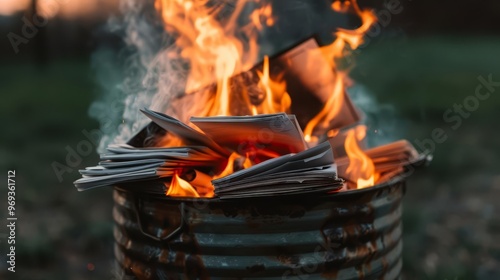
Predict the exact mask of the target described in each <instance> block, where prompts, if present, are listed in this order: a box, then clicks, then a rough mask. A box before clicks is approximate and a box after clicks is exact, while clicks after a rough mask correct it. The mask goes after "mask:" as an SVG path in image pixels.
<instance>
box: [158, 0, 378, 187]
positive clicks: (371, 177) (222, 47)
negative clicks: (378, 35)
mask: <svg viewBox="0 0 500 280" xmlns="http://www.w3.org/2000/svg"><path fill="white" fill-rule="evenodd" d="M214 2H215V1H210V0H155V7H156V8H157V9H158V10H159V11H160V13H161V17H162V19H163V22H164V24H165V28H166V30H167V31H168V32H170V33H171V34H173V35H174V36H175V38H176V42H175V46H173V48H172V49H169V51H168V52H167V55H169V57H170V56H172V55H173V56H174V57H175V58H180V59H181V60H182V61H185V62H186V64H187V65H186V67H187V68H189V74H188V76H187V78H186V86H185V92H186V93H192V92H194V91H196V90H198V89H201V88H203V87H205V86H208V85H212V84H215V92H214V95H213V96H211V97H209V98H208V99H203V101H200V102H193V104H189V106H191V107H192V108H190V112H189V114H191V115H194V114H196V115H197V116H214V115H231V110H230V106H231V100H232V98H235V97H238V98H239V97H240V96H239V95H242V94H245V89H243V90H241V87H240V89H239V90H238V91H234V92H232V89H233V88H238V87H233V86H232V84H231V83H232V82H233V81H232V80H231V78H232V77H233V76H235V75H236V74H238V73H241V72H243V71H246V70H248V69H250V68H251V67H252V66H254V65H255V63H256V60H257V58H258V51H259V50H258V43H257V37H258V34H259V32H261V31H262V30H263V29H264V27H265V26H272V25H274V23H275V22H276V20H277V19H276V18H275V17H274V16H273V9H272V6H271V2H270V1H269V0H241V1H234V2H232V3H235V4H234V7H233V9H232V10H231V11H230V14H229V16H228V17H225V18H223V19H221V18H220V17H223V15H224V14H226V13H225V12H223V10H224V9H225V8H224V7H222V6H221V5H219V4H217V3H214ZM221 3H222V4H224V3H225V4H227V3H226V1H221ZM247 4H248V5H247ZM247 7H256V8H255V9H254V10H253V11H252V12H251V13H250V14H249V15H248V17H247V18H246V19H243V18H242V15H244V14H245V13H244V10H246V8H247ZM331 8H332V10H334V11H336V12H342V13H352V14H355V15H357V16H358V17H359V18H360V19H361V21H362V24H361V25H360V26H359V27H358V28H356V29H354V30H348V29H338V30H337V31H336V32H335V33H334V35H335V37H336V39H335V40H334V41H333V42H332V43H331V44H330V45H328V46H324V47H322V48H321V53H322V54H323V56H324V57H325V58H326V59H327V61H328V62H329V63H330V66H331V68H332V71H333V77H334V78H333V86H332V87H331V93H330V95H329V96H328V98H325V99H324V100H323V102H324V105H323V108H322V109H321V110H320V112H319V113H317V115H316V116H314V117H313V118H312V119H311V120H310V121H309V123H308V124H307V125H306V127H305V129H304V135H305V139H306V141H308V142H316V141H317V139H316V138H315V136H314V133H315V130H316V129H317V128H318V129H319V130H317V131H320V130H321V131H324V130H325V129H326V130H329V131H328V135H329V136H333V135H335V134H337V133H338V130H331V128H330V127H329V126H330V123H331V122H332V120H334V119H335V118H337V117H338V116H339V114H340V113H341V111H342V108H343V106H344V102H345V100H344V99H345V98H344V97H345V90H346V86H347V84H348V81H349V80H348V76H347V70H342V69H339V66H338V59H340V58H343V57H345V56H346V55H347V54H349V52H350V51H352V50H354V49H356V48H357V47H358V46H360V45H361V44H362V43H363V36H364V34H365V33H366V32H367V31H368V29H369V28H370V27H371V26H372V24H374V23H375V21H376V17H375V15H374V13H373V12H372V11H369V10H362V9H360V8H359V6H358V4H357V3H356V1H355V0H352V1H349V0H343V1H340V0H335V1H333V3H332V5H331ZM245 20H246V21H245ZM281 74H283V73H281ZM281 74H278V75H276V73H273V75H272V76H273V78H271V71H270V62H269V58H268V57H267V56H265V57H264V61H263V68H262V71H257V75H258V77H259V83H258V88H259V89H260V91H261V92H262V93H263V94H262V96H263V97H264V98H262V99H259V100H258V102H253V100H252V102H247V105H248V108H247V109H248V112H251V113H252V114H263V113H277V112H289V110H290V107H291V102H292V100H291V98H290V96H289V94H288V92H287V88H286V86H287V85H286V83H285V82H284V81H281V76H280V75H281ZM329 90H330V88H328V91H329ZM243 97H244V100H247V101H249V98H248V97H246V96H243ZM259 97H260V96H259ZM256 103H258V104H256ZM365 129H366V128H357V129H355V130H352V131H350V132H349V134H348V137H347V139H346V141H345V148H346V151H347V154H348V157H349V159H350V164H349V168H348V171H347V172H348V173H349V174H351V175H353V176H354V177H353V178H359V179H358V180H357V185H358V188H363V187H367V186H371V185H373V184H374V181H375V179H376V178H375V177H376V174H375V172H374V165H373V162H372V161H371V160H370V158H368V157H367V156H366V155H365V154H364V153H363V151H362V150H361V149H360V148H359V146H358V145H357V143H358V140H360V139H361V138H363V137H364V134H365ZM171 142H172V143H175V141H171ZM275 156H278V155H269V157H275ZM242 159H243V157H242V156H241V155H238V154H236V153H233V154H232V155H231V156H230V157H229V159H228V162H227V165H226V167H225V169H224V170H223V171H222V172H221V173H220V174H218V175H216V176H213V178H220V177H223V176H226V175H228V174H231V173H233V172H234V171H235V170H234V166H235V162H236V161H237V160H242ZM251 164H252V162H251V161H250V159H249V156H248V154H247V155H246V157H245V160H244V162H241V164H240V165H241V167H242V168H247V167H249V166H251ZM192 183H193V182H192ZM193 186H195V185H194V183H193V185H191V184H190V183H189V182H188V181H185V180H183V179H181V178H180V177H179V176H178V175H177V174H176V175H175V176H174V178H173V179H172V183H171V186H170V188H169V190H168V191H167V195H173V196H176V195H179V196H191V197H199V196H200V194H202V195H203V192H197V191H196V187H193ZM207 193H211V192H210V190H208V191H207Z"/></svg>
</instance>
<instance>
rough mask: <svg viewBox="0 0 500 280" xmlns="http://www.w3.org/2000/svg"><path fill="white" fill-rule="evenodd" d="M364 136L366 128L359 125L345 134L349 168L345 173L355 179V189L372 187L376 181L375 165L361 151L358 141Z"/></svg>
mask: <svg viewBox="0 0 500 280" xmlns="http://www.w3.org/2000/svg"><path fill="white" fill-rule="evenodd" d="M365 136H366V126H364V125H360V126H357V127H356V128H354V129H351V130H349V131H348V132H347V137H346V140H345V143H344V145H345V150H346V153H347V156H348V157H349V166H348V167H347V170H346V173H347V175H348V176H349V177H350V178H358V179H357V182H356V183H357V188H358V189H362V188H366V187H370V186H373V185H374V184H375V180H376V178H375V177H376V174H375V165H374V164H373V161H372V160H371V159H370V158H369V157H368V156H367V155H366V154H365V153H364V152H363V150H361V148H360V147H359V145H358V141H361V140H363V139H364V138H365Z"/></svg>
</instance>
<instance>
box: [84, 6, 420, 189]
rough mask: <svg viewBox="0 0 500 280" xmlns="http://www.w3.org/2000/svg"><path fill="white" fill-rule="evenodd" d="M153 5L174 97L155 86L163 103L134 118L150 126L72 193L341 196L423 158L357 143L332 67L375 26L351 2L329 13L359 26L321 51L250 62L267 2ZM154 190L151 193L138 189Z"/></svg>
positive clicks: (301, 48)
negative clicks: (133, 188) (127, 188)
mask: <svg viewBox="0 0 500 280" xmlns="http://www.w3.org/2000/svg"><path fill="white" fill-rule="evenodd" d="M224 3H225V2H224ZM155 7H156V8H157V10H158V11H159V13H160V15H161V18H162V20H163V22H164V27H165V30H166V31H167V32H168V33H170V34H172V35H173V36H174V38H175V44H174V45H173V46H171V47H169V48H168V49H166V50H164V51H162V52H161V53H160V54H159V57H161V58H162V59H163V60H162V59H159V61H167V63H170V61H176V62H180V64H179V65H180V66H179V67H178V68H172V69H169V70H171V71H174V72H175V71H177V72H175V75H173V76H175V77H185V80H182V79H181V80H182V82H184V83H185V85H184V87H183V88H184V90H183V92H182V93H178V92H174V93H172V92H169V93H168V94H166V93H164V92H163V91H162V90H161V87H159V88H160V90H159V93H158V94H160V95H161V94H165V96H158V95H157V96H156V97H155V100H167V101H168V104H169V106H168V107H165V106H163V105H164V104H154V105H155V107H162V106H163V107H165V108H164V109H162V110H161V112H158V111H152V110H149V109H144V110H141V111H142V112H143V113H144V114H145V115H146V116H147V117H148V118H150V119H151V120H152V121H153V122H152V123H151V124H149V125H148V126H146V127H145V128H144V129H143V130H142V131H140V132H139V133H138V134H137V135H136V136H135V137H134V138H133V139H131V140H130V141H129V142H128V143H127V145H125V144H118V145H111V146H109V147H108V153H106V154H104V155H102V156H101V159H102V161H101V162H100V163H99V166H96V167H90V168H87V169H85V170H81V171H80V172H81V174H82V175H83V178H82V179H80V180H77V181H76V182H75V185H76V186H77V188H78V189H79V190H85V189H89V188H93V187H100V186H106V185H117V184H118V185H130V184H132V185H141V184H143V185H144V189H147V190H155V192H157V191H158V187H157V186H158V185H160V186H161V188H162V191H163V192H164V193H165V194H166V195H168V196H183V197H213V196H219V197H221V198H237V197H253V196H269V195H282V194H291V193H294V194H297V193H301V192H323V193H329V192H335V191H338V190H339V189H340V188H341V187H342V186H343V184H342V180H341V179H339V178H338V177H337V174H338V175H339V177H340V178H343V179H346V181H347V182H348V184H349V188H350V189H356V188H366V187H371V186H373V185H375V184H377V183H381V182H384V181H385V180H388V179H390V178H392V177H393V176H395V175H397V174H400V173H401V172H403V171H404V169H405V167H406V166H408V165H409V164H412V163H413V162H415V161H418V160H420V159H421V158H422V156H420V155H418V153H417V152H416V151H415V149H414V148H413V146H411V145H410V144H409V143H408V142H404V141H399V142H395V143H390V144H387V145H384V146H381V147H376V148H372V149H366V147H365V146H364V145H363V143H364V138H365V136H366V129H367V128H366V127H364V126H363V125H362V121H363V115H362V113H361V112H360V110H359V109H357V108H356V106H355V105H354V104H353V102H352V101H351V100H350V98H349V95H348V94H347V91H346V88H347V87H348V86H349V84H350V83H351V81H350V80H349V78H348V76H347V70H345V69H341V67H340V66H339V60H340V59H342V58H344V57H346V56H347V55H349V53H350V51H352V50H354V49H356V48H357V47H358V46H359V45H360V44H362V42H363V35H364V34H365V32H366V31H367V30H368V29H369V28H370V26H371V25H372V24H373V23H374V22H375V20H376V18H375V16H374V14H373V12H372V11H369V10H363V9H360V7H359V6H358V5H357V3H356V1H334V2H333V4H332V5H331V8H332V10H334V11H336V12H339V13H348V14H352V15H355V16H357V17H359V19H360V20H361V24H360V25H359V26H358V27H357V28H355V29H341V28H339V29H337V30H336V31H335V32H334V33H333V35H334V37H335V39H334V40H333V41H332V42H331V43H330V44H328V45H323V46H320V45H319V44H318V42H317V41H316V40H315V39H312V38H311V39H308V40H305V41H302V42H299V43H297V44H296V45H295V46H293V47H292V48H290V49H288V50H286V51H284V52H282V53H281V54H278V55H264V56H263V59H262V61H261V62H260V63H258V62H257V60H258V58H259V51H260V50H259V42H258V35H259V34H260V32H262V31H263V30H264V29H265V28H269V27H270V26H273V25H274V24H275V23H276V22H277V21H278V20H279V18H276V17H275V16H274V14H273V5H272V2H267V1H264V0H243V1H237V2H235V5H234V7H232V9H225V8H227V7H221V6H218V5H215V4H214V3H212V2H210V1H192V0H156V2H155ZM249 7H254V8H253V10H252V9H249ZM249 11H250V12H249ZM226 13H227V14H226ZM185 71H187V72H185ZM160 82H162V81H161V80H160ZM175 82H176V83H177V82H179V81H175ZM167 88H169V89H170V88H171V87H167ZM176 88H177V87H176ZM156 105H157V106H156ZM163 107H162V108H163ZM302 129H303V130H302ZM334 156H335V157H336V160H335V161H334V159H333V158H334ZM337 167H338V172H337ZM152 181H154V182H160V184H156V183H154V184H153V185H154V187H149V186H148V187H146V183H145V182H152ZM138 188H139V189H140V187H138Z"/></svg>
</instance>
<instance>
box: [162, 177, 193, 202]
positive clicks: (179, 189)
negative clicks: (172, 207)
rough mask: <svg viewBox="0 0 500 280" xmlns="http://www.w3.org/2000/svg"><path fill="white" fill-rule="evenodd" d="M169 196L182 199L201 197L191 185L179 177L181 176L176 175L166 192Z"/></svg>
mask: <svg viewBox="0 0 500 280" xmlns="http://www.w3.org/2000/svg"><path fill="white" fill-rule="evenodd" d="M166 195H167V196H182V197H200V195H199V194H198V192H197V191H196V190H195V189H194V187H193V186H191V184H190V183H189V182H187V181H185V180H183V179H181V178H180V177H179V175H177V173H176V174H174V176H173V177H172V182H170V186H169V187H168V190H167V192H166Z"/></svg>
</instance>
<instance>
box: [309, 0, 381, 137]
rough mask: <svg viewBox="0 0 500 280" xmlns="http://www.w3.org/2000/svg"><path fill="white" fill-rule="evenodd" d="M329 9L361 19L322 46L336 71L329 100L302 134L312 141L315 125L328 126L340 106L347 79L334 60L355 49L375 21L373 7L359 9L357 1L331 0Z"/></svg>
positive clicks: (338, 111)
mask: <svg viewBox="0 0 500 280" xmlns="http://www.w3.org/2000/svg"><path fill="white" fill-rule="evenodd" d="M332 9H333V10H335V11H338V12H352V13H355V14H356V15H357V16H359V18H360V19H361V21H362V24H361V26H360V27H358V28H356V29H354V30H349V29H343V28H339V29H337V31H336V32H335V36H336V39H335V40H334V41H333V43H331V44H330V45H328V46H324V47H322V48H321V51H322V53H323V55H324V56H325V57H326V58H327V61H328V62H330V64H331V67H332V69H333V71H334V73H335V86H334V87H333V91H332V93H331V94H330V96H329V98H328V101H327V102H326V103H325V105H324V106H323V109H322V110H321V111H320V112H319V113H318V114H317V115H316V116H315V117H314V118H312V119H311V120H310V121H309V123H308V124H307V126H306V128H305V129H304V136H305V138H306V141H308V142H311V141H313V142H314V141H315V140H316V139H314V137H313V136H312V134H313V131H314V129H315V128H316V127H317V126H321V127H322V128H327V127H328V125H329V123H330V121H331V120H333V119H334V118H335V117H337V116H338V115H339V113H340V109H341V108H342V106H343V103H344V91H345V84H346V82H347V81H348V78H347V73H346V71H341V70H340V69H338V67H337V63H336V60H337V59H339V58H342V57H345V56H346V55H347V54H348V52H349V50H348V49H347V48H346V47H347V45H348V46H349V47H350V50H354V49H356V48H357V47H359V45H361V44H362V43H363V36H364V35H365V33H366V32H367V31H368V29H369V28H370V27H371V26H372V25H373V24H374V23H375V22H376V20H377V18H376V16H375V14H374V13H373V12H372V11H369V10H361V9H360V8H359V6H358V4H357V2H356V1H338V0H337V1H334V2H333V3H332Z"/></svg>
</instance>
